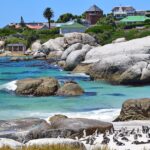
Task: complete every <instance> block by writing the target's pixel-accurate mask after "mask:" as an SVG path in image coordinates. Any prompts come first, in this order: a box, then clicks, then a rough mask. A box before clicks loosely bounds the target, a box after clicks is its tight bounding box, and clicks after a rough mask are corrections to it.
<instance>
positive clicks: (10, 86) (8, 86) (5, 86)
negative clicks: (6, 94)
mask: <svg viewBox="0 0 150 150" xmlns="http://www.w3.org/2000/svg"><path fill="white" fill-rule="evenodd" d="M16 83H17V80H15V81H11V82H8V83H6V84H3V85H0V90H9V91H15V90H16V89H17V85H16Z"/></svg>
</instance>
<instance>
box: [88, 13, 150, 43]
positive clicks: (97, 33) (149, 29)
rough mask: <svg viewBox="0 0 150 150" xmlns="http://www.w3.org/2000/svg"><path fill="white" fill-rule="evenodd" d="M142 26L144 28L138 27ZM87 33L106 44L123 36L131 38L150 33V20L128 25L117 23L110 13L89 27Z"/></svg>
mask: <svg viewBox="0 0 150 150" xmlns="http://www.w3.org/2000/svg"><path fill="white" fill-rule="evenodd" d="M141 26H144V29H136V27H141ZM86 33H89V34H91V35H93V36H94V37H95V38H96V39H97V40H98V42H99V43H100V44H101V45H105V44H108V43H111V42H112V41H113V40H115V39H117V38H121V37H125V38H126V39H127V40H131V39H135V38H141V37H145V36H148V35H150V21H145V22H144V23H135V24H130V25H129V24H128V25H126V24H123V23H116V22H115V19H114V18H113V16H111V15H109V16H107V17H103V18H102V19H100V20H99V21H98V22H97V24H96V25H95V26H92V27H90V28H88V29H87V30H86Z"/></svg>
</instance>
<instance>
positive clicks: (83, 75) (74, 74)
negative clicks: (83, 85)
mask: <svg viewBox="0 0 150 150" xmlns="http://www.w3.org/2000/svg"><path fill="white" fill-rule="evenodd" d="M67 76H74V77H79V76H80V77H87V78H89V77H90V76H89V75H87V74H85V73H71V74H67Z"/></svg>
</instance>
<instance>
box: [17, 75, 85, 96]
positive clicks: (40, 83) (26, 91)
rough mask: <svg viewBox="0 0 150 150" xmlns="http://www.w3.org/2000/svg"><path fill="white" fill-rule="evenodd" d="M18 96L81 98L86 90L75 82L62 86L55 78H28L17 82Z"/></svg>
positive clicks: (68, 82)
mask: <svg viewBox="0 0 150 150" xmlns="http://www.w3.org/2000/svg"><path fill="white" fill-rule="evenodd" d="M16 87H17V88H16V90H15V92H16V94H18V95H27V96H30V95H32V96H54V95H57V96H79V95H82V94H83V93H84V90H83V89H82V88H81V87H80V86H79V85H78V84H77V83H76V82H73V81H67V82H66V83H65V84H64V85H62V86H60V84H59V82H58V80H57V79H55V78H51V77H43V78H35V79H34V78H27V79H23V80H18V81H17V82H16Z"/></svg>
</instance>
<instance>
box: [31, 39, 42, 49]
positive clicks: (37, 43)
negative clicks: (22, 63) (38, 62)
mask: <svg viewBox="0 0 150 150" xmlns="http://www.w3.org/2000/svg"><path fill="white" fill-rule="evenodd" d="M41 47H42V44H41V41H40V40H37V41H35V42H34V43H33V44H32V45H31V50H32V51H35V50H40V49H41Z"/></svg>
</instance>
